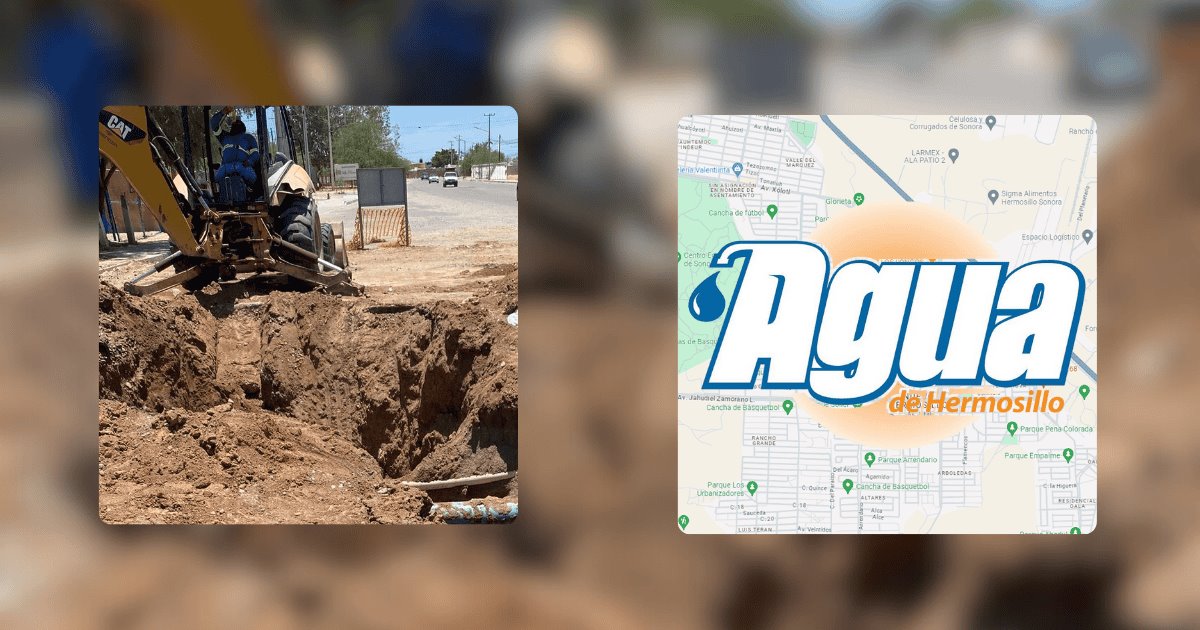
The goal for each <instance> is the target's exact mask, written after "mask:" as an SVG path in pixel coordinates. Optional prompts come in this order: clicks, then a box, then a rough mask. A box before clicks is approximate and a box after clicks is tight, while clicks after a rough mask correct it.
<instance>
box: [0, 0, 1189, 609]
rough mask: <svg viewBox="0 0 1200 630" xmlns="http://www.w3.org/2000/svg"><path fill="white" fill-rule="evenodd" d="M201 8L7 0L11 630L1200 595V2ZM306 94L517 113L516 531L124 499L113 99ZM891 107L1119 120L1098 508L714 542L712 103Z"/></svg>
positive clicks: (1104, 259)
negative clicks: (692, 338)
mask: <svg viewBox="0 0 1200 630" xmlns="http://www.w3.org/2000/svg"><path fill="white" fill-rule="evenodd" d="M176 6H177V7H180V8H175V7H176ZM186 6H188V5H183V4H180V5H167V4H165V3H164V4H159V3H150V2H141V1H131V2H117V3H105V4H103V5H99V4H84V3H61V4H60V3H42V2H20V1H18V2H12V3H7V4H6V5H5V8H4V9H3V12H4V15H5V17H6V19H5V20H4V21H3V26H2V27H0V28H2V29H3V30H4V31H5V34H6V35H7V37H6V38H5V41H6V42H7V47H6V49H5V51H4V53H3V60H4V61H5V62H6V63H4V64H3V65H2V67H3V70H0V73H3V76H4V82H3V86H4V89H3V92H2V93H0V100H2V102H3V104H4V105H3V106H4V110H5V112H4V113H5V115H4V116H2V117H0V131H2V132H3V133H4V136H5V138H6V141H5V142H4V143H3V147H2V148H0V165H2V166H3V168H0V177H2V178H3V182H2V184H0V186H2V189H0V190H2V195H0V198H2V199H3V204H4V206H3V207H4V210H5V212H4V217H5V223H4V225H5V226H6V227H7V228H8V229H6V230H4V231H3V232H0V257H2V260H3V261H4V262H5V265H4V268H5V270H6V273H5V275H4V276H3V278H4V279H3V280H2V281H0V298H2V299H0V312H2V313H3V316H4V321H5V323H6V325H7V326H6V328H7V331H8V334H6V335H3V336H0V376H2V378H0V381H2V382H3V385H0V392H2V393H3V401H4V407H3V413H0V418H2V420H0V423H2V425H0V426H2V430H3V440H0V473H3V474H4V477H5V478H6V479H7V480H8V481H7V483H5V484H3V486H0V532H2V533H0V623H3V625H6V626H37V627H50V626H70V627H88V626H112V627H158V626H163V625H167V624H170V625H181V624H183V623H188V622H190V623H192V624H195V625H227V624H231V623H233V622H235V621H236V622H239V623H247V622H252V623H258V624H261V625H277V626H284V625H295V624H298V623H301V622H303V623H307V624H311V625H323V626H337V627H347V626H363V627H375V626H379V627H390V626H394V625H397V623H400V624H402V625H406V626H417V625H418V624H427V623H435V624H438V625H451V624H459V623H461V622H462V621H463V620H464V619H471V620H484V621H486V623H488V624H489V625H497V626H519V627H533V626H544V625H559V626H561V625H566V624H571V625H574V626H578V627H605V628H608V627H626V626H658V627H711V626H739V627H794V626H796V625H801V624H811V625H818V626H860V627H882V626H887V627H891V628H894V627H921V628H926V627H963V626H968V625H972V626H982V627H1011V626H1025V625H1037V626H1059V627H1061V626H1065V625H1078V626H1084V627H1087V626H1130V627H1187V626H1193V625H1196V624H1198V623H1200V597H1196V595H1197V594H1200V593H1198V592H1197V591H1198V590H1200V587H1197V584H1200V581H1198V580H1197V579H1196V578H1197V569H1196V566H1198V563H1200V528H1198V527H1197V520H1198V517H1200V514H1198V512H1200V501H1198V500H1197V498H1198V496H1197V491H1196V484H1197V481H1200V458H1197V457H1196V455H1195V453H1196V452H1197V451H1198V450H1200V426H1197V425H1196V423H1195V413H1194V409H1195V401H1194V399H1193V398H1192V396H1193V395H1194V387H1193V384H1194V383H1196V382H1197V379H1198V377H1200V368H1198V367H1197V363H1196V362H1195V361H1194V360H1193V357H1194V356H1195V354H1196V351H1197V345H1198V344H1200V334H1197V327H1196V319H1197V318H1196V315H1197V306H1200V283H1197V281H1196V279H1195V277H1196V275H1195V274H1196V271H1197V262H1198V261H1197V256H1198V254H1197V252H1198V251H1200V250H1198V247H1197V246H1198V245H1200V243H1198V240H1200V201H1197V200H1198V199H1200V185H1198V182H1200V177H1198V176H1200V118H1198V117H1197V114H1196V112H1198V111H1200V9H1197V6H1196V4H1195V3H1187V2H1185V3H1177V2H1157V1H1149V2H1132V1H1126V0H1093V1H1088V0H1079V1H1075V2H1069V3H1054V2H1048V1H1044V0H1043V1H1035V0H1025V1H1020V0H1017V1H985V0H962V1H954V0H951V1H947V2H920V1H912V2H894V3H882V4H881V3H871V2H866V1H865V0H849V1H845V2H835V1H834V0H824V1H818V0H814V1H812V2H796V3H778V4H777V3H766V2H755V1H751V2H701V3H696V4H692V3H677V2H636V1H619V2H604V3H573V4H571V5H570V6H569V7H564V6H561V5H558V4H554V3H548V2H521V3H512V4H505V3H498V2H493V3H486V4H475V3H449V2H446V3H443V2H430V1H409V2H400V3H390V2H389V3H384V2H339V3H325V2H313V1H309V2H300V3H286V4H285V3H282V2H263V3H258V4H254V5H252V7H253V8H252V9H245V8H242V7H241V5H234V4H232V3H227V2H213V3H205V4H204V5H203V6H199V5H197V6H196V7H194V8H193V9H185V8H183V7H186ZM233 16H237V17H236V18H234V17H233ZM243 31H244V33H249V34H252V35H253V38H254V39H253V45H260V44H261V45H262V46H263V47H264V48H265V49H266V50H267V51H269V53H270V54H255V55H242V56H240V57H239V56H238V55H230V54H229V53H228V51H230V50H235V51H236V50H239V47H240V46H250V45H251V42H250V41H249V40H247V39H245V37H244V34H243ZM214 33H216V34H217V35H214ZM222 38H224V39H222ZM238 38H240V39H238ZM231 41H237V42H239V43H238V44H237V45H234V44H231V43H229V42H231ZM51 43H54V44H55V45H51ZM180 43H186V44H187V45H182V46H181V45H180ZM68 44H69V45H68ZM270 68H275V69H278V72H274V71H272V72H273V74H271V78H270V79H266V78H262V77H263V75H262V74H256V73H258V72H260V71H262V72H268V69H270ZM273 100H279V101H291V102H299V101H309V102H343V103H345V102H378V103H394V104H407V103H506V104H511V105H513V106H515V107H516V108H517V111H518V112H519V114H520V119H521V136H522V142H521V147H520V149H521V152H522V157H523V158H524V171H523V173H522V174H523V175H524V177H523V178H522V183H524V184H525V185H524V186H523V187H522V189H521V192H520V195H521V208H520V211H521V217H520V229H521V248H520V259H521V260H520V267H521V269H522V280H521V283H522V287H521V291H522V296H521V301H522V309H521V310H522V311H523V317H522V320H523V321H522V327H521V328H522V330H521V339H520V344H521V354H522V356H521V362H522V364H523V370H522V373H521V375H520V381H521V398H522V403H523V405H522V406H523V409H522V411H523V414H522V416H523V417H522V419H523V420H524V423H523V424H524V426H523V428H522V431H521V434H520V440H521V451H522V460H523V461H522V462H521V464H522V495H523V497H522V507H523V508H525V510H524V513H523V514H522V516H521V521H519V522H518V523H517V524H516V525H515V526H513V527H508V528H499V529H496V528H488V529H480V528H421V529H413V528H408V529H405V530H402V531H399V533H397V531H398V530H396V529H394V528H388V529H385V530H380V531H369V530H367V529H364V528H357V527H341V528H333V529H330V528H312V527H287V528H279V527H262V528H255V527H250V528H170V529H162V528H157V529H148V528H106V527H104V526H102V525H101V524H100V523H99V521H98V519H97V518H96V501H97V497H96V486H95V478H96V477H95V475H96V470H95V462H96V457H97V453H96V443H95V440H94V437H93V436H94V434H93V433H92V426H93V425H92V422H93V421H94V418H95V415H94V414H95V412H96V407H95V404H96V400H95V390H93V389H92V388H93V387H94V383H96V382H97V374H96V372H95V368H94V367H93V366H94V365H95V363H94V362H93V361H94V359H93V357H94V356H95V355H94V354H93V353H94V352H95V346H93V345H92V343H93V339H94V337H93V335H94V333H95V330H96V328H95V327H94V324H93V319H92V317H93V314H94V304H95V303H94V302H93V298H94V296H95V293H94V291H95V284H94V282H95V280H94V279H93V278H94V276H93V275H92V273H93V271H92V270H93V269H94V264H95V249H94V248H95V242H96V241H95V238H94V235H95V214H94V213H95V207H96V190H97V185H96V182H95V172H96V168H95V160H96V154H95V139H94V135H93V134H94V131H92V129H93V127H92V125H93V123H92V117H93V116H94V112H95V111H96V109H97V108H98V107H99V106H100V105H101V104H103V103H105V102H111V101H121V102H178V101H196V102H199V101H211V102H226V101H233V102H270V101H273ZM881 110H887V111H906V112H914V111H921V112H961V113H981V112H985V111H986V112H990V113H1034V112H1038V113H1041V112H1052V113H1059V112H1063V113H1066V112H1071V113H1075V112H1078V113H1088V114H1091V115H1093V116H1094V117H1095V118H1096V119H1097V121H1098V123H1099V128H1100V138H1101V139H1100V143H1101V149H1100V151H1101V172H1100V181H1101V184H1100V188H1099V191H1098V194H1099V195H1100V198H1099V203H1100V215H1101V216H1100V225H1099V227H1098V228H1097V231H1096V234H1097V236H1096V237H1097V239H1099V248H1100V265H1101V267H1102V272H1101V275H1102V276H1103V282H1102V284H1103V288H1102V289H1101V291H1100V322H1101V327H1102V330H1101V332H1100V335H1101V340H1102V341H1101V343H1102V345H1103V347H1104V355H1105V360H1104V362H1103V365H1101V366H1100V373H1101V376H1100V380H1099V382H1098V385H1097V387H1102V388H1104V389H1105V391H1106V395H1105V397H1104V401H1105V406H1104V408H1103V409H1102V412H1101V416H1102V424H1103V429H1102V430H1101V435H1100V448H1101V450H1102V453H1103V460H1104V465H1103V472H1102V474H1101V475H1102V476H1101V482H1100V499H1099V505H1100V508H1099V509H1100V519H1099V520H1100V524H1099V528H1098V530H1097V531H1096V532H1095V533H1094V534H1091V535H1088V536H1079V537H1044V538H1035V537H986V538H985V537H966V536H964V537H937V538H934V537H878V538H875V537H871V538H849V537H825V536H822V537H769V538H758V537H737V538H733V537H703V538H697V537H684V536H682V535H680V534H679V533H678V531H677V528H676V527H675V526H674V524H673V522H674V521H673V519H674V513H673V505H674V497H675V494H674V481H675V457H674V455H673V453H674V452H675V422H674V414H675V411H674V409H675V406H674V402H673V401H674V397H675V375H674V373H673V367H672V366H673V363H674V356H675V348H674V342H673V339H674V320H675V315H674V305H673V302H674V299H675V298H674V295H675V294H674V269H675V261H674V259H673V258H672V257H671V256H670V254H671V250H672V249H674V248H673V246H672V243H673V241H674V239H675V220H674V217H675V213H676V208H675V200H676V191H675V184H674V181H675V177H674V168H675V123H676V121H677V120H678V118H679V116H680V115H682V114H685V113H693V112H756V111H776V112H778V111H787V112H837V113H845V114H849V113H880V111H881Z"/></svg>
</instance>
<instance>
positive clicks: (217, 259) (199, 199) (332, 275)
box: [100, 106, 359, 295]
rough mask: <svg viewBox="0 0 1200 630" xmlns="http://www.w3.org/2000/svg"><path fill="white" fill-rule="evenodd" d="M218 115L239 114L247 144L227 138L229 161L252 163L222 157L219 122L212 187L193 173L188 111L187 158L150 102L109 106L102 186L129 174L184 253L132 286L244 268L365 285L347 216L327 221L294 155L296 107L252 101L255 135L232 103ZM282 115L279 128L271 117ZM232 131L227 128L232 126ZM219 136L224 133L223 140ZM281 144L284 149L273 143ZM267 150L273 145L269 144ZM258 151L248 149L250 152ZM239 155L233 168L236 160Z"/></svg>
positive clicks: (208, 145)
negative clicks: (348, 244)
mask: <svg viewBox="0 0 1200 630" xmlns="http://www.w3.org/2000/svg"><path fill="white" fill-rule="evenodd" d="M211 109H212V108H210V107H204V108H203V110H202V111H203V116H204V121H205V124H206V126H207V125H208V124H209V121H210V120H212V121H214V124H215V121H217V120H223V119H224V118H230V119H234V120H236V121H237V124H239V125H240V128H238V129H237V131H239V132H241V136H240V137H243V138H247V137H248V138H249V140H247V141H245V142H243V143H242V144H241V145H235V144H234V143H232V142H231V143H230V144H226V145H224V146H223V147H222V148H223V149H224V151H225V152H224V153H223V154H222V162H227V161H229V160H228V156H229V155H239V154H238V153H237V151H238V150H241V151H242V152H243V153H242V154H241V155H242V156H243V158H244V161H242V162H239V164H238V166H239V168H228V167H227V168H220V167H219V166H218V165H214V164H213V160H212V156H213V151H212V139H213V136H214V133H213V132H215V131H217V130H216V129H208V130H207V131H206V133H205V135H204V137H205V142H204V147H205V152H204V153H205V155H204V158H203V160H202V163H203V168H204V169H205V170H206V174H207V177H206V178H205V179H206V180H207V181H208V182H211V184H210V185H209V186H207V187H203V186H201V185H200V183H199V182H198V181H197V178H196V177H195V175H194V173H193V172H192V170H191V168H190V167H191V166H192V165H193V161H192V159H191V145H192V142H191V137H190V133H191V130H190V126H189V121H188V108H187V107H181V108H180V110H181V112H180V115H181V116H182V117H183V139H182V146H183V150H184V157H182V158H181V157H180V156H179V154H178V153H176V152H175V149H174V147H172V145H171V142H170V141H169V140H168V139H167V138H166V136H165V135H164V134H163V133H162V130H161V128H160V127H159V125H157V124H156V123H155V121H154V119H153V118H152V116H151V114H150V111H149V110H148V109H147V108H145V107H132V106H113V107H105V108H103V109H101V110H100V175H101V184H100V185H101V187H102V190H103V187H104V186H106V185H107V182H108V181H109V178H110V177H111V176H112V174H113V173H114V172H115V171H116V170H120V171H121V173H122V174H123V175H124V176H125V178H126V179H128V180H129V183H130V185H131V186H132V187H133V189H134V190H135V191H137V194H138V195H139V196H141V198H142V200H143V201H144V202H145V205H147V206H149V209H150V211H151V212H152V213H153V214H154V216H155V218H157V219H158V222H159V223H160V224H161V225H162V227H163V230H164V231H165V232H166V233H167V236H168V237H169V238H170V240H171V244H172V245H173V246H174V248H175V251H174V252H172V253H171V254H170V255H168V256H167V257H166V258H164V259H163V260H161V261H159V262H158V263H157V264H155V265H154V266H153V267H152V268H150V269H149V270H147V271H146V272H145V273H143V274H141V275H139V276H138V277H136V278H134V279H133V280H131V281H129V282H127V283H126V284H125V290H126V291H128V292H129V293H132V294H135V295H150V294H153V293H157V292H159V291H163V290H165V289H168V288H170V287H174V286H177V285H183V286H184V288H185V289H188V290H196V289H199V288H203V287H204V286H207V285H208V284H209V283H211V282H213V281H216V280H231V279H234V278H236V277H237V274H239V273H254V274H276V275H278V274H283V275H284V276H287V277H289V278H291V279H294V280H295V281H298V282H299V283H302V284H304V285H307V286H311V287H324V288H326V289H329V290H333V291H338V292H350V293H354V292H357V291H358V290H359V287H357V285H354V284H353V283H352V282H351V281H350V271H349V270H348V261H347V259H346V249H345V242H344V239H343V236H342V235H343V230H342V226H341V224H340V223H338V224H329V223H322V222H321V220H320V215H319V213H318V212H317V203H316V201H315V200H314V199H313V191H314V188H315V187H314V185H313V181H312V178H311V177H309V175H308V173H307V172H306V171H305V170H304V168H303V167H301V166H300V165H299V164H297V163H296V162H295V161H293V159H292V158H291V157H290V155H291V154H292V153H291V152H292V147H295V144H294V143H293V141H292V138H293V135H292V129H291V126H292V125H291V122H290V119H289V115H288V111H287V108H285V107H272V108H270V109H272V110H273V111H272V114H273V115H272V116H270V118H269V116H268V112H267V110H268V108H267V107H255V108H253V113H254V122H255V123H256V125H255V126H256V130H255V131H256V133H255V134H254V135H253V136H249V134H247V133H246V129H245V124H244V123H241V122H240V114H237V113H236V111H235V110H234V109H233V108H230V107H225V108H222V109H220V110H218V111H217V113H216V115H215V117H214V116H213V112H212V111H211ZM272 118H273V119H274V121H275V125H274V127H275V128H274V130H273V131H274V133H273V134H272V133H271V131H272V130H271V129H270V127H269V125H268V120H270V119H272ZM224 129H225V130H227V129H228V125H226V127H225V128H224ZM218 140H220V137H218ZM271 146H274V147H275V149H276V150H275V151H270V150H267V147H271ZM258 147H264V149H262V150H261V151H260V150H258ZM247 149H249V150H247ZM232 165H233V164H232V162H230V166H232ZM168 267H170V268H172V270H173V272H174V273H172V274H171V275H169V276H166V277H163V278H161V279H157V280H153V281H150V282H147V283H143V282H144V281H145V280H146V279H147V278H150V277H151V276H153V275H155V274H158V273H160V272H162V271H165V270H166V269H167V268H168Z"/></svg>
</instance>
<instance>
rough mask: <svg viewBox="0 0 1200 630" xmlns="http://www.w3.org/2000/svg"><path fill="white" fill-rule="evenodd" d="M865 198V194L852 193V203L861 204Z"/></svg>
mask: <svg viewBox="0 0 1200 630" xmlns="http://www.w3.org/2000/svg"><path fill="white" fill-rule="evenodd" d="M866 200H867V196H866V195H864V194H862V193H854V205H856V206H861V205H863V202H864V201H866Z"/></svg>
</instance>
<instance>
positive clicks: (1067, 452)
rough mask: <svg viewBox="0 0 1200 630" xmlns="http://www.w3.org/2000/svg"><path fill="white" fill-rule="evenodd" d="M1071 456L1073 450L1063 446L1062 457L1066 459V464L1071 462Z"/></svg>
mask: <svg viewBox="0 0 1200 630" xmlns="http://www.w3.org/2000/svg"><path fill="white" fill-rule="evenodd" d="M1072 457H1075V451H1074V450H1073V449H1070V448H1064V449H1063V459H1065V460H1067V463H1068V464H1070V463H1071V458H1072Z"/></svg>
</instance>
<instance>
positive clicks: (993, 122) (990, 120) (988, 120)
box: [983, 116, 996, 131]
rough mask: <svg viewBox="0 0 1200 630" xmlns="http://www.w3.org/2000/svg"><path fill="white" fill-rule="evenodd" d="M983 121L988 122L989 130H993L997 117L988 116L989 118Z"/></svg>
mask: <svg viewBox="0 0 1200 630" xmlns="http://www.w3.org/2000/svg"><path fill="white" fill-rule="evenodd" d="M983 122H984V123H986V124H987V126H988V130H989V131H991V129H992V127H995V126H996V117H995V116H988V117H987V118H984V119H983Z"/></svg>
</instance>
